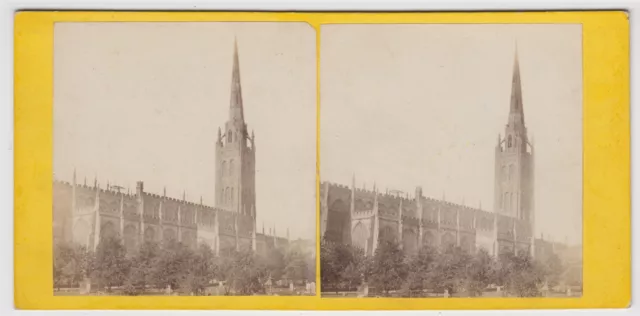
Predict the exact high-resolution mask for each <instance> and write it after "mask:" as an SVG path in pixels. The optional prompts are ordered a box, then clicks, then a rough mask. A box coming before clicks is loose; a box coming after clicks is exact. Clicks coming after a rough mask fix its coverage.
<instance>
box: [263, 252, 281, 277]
mask: <svg viewBox="0 0 640 316" xmlns="http://www.w3.org/2000/svg"><path fill="white" fill-rule="evenodd" d="M266 268H267V271H268V272H269V275H270V276H271V278H272V279H274V280H280V279H282V276H283V274H284V269H285V258H284V254H282V251H281V250H280V249H278V248H271V249H269V250H268V251H267V255H266Z"/></svg>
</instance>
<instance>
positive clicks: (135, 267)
mask: <svg viewBox="0 0 640 316" xmlns="http://www.w3.org/2000/svg"><path fill="white" fill-rule="evenodd" d="M159 254H160V247H159V246H158V244H157V243H156V242H153V241H145V242H144V243H142V245H140V248H138V251H137V252H136V253H135V255H134V256H133V257H132V258H131V269H130V271H129V279H128V280H127V287H128V291H127V292H128V294H130V295H136V294H138V293H140V292H143V291H145V289H146V287H147V285H150V284H153V281H154V269H155V267H156V264H157V260H158V256H159Z"/></svg>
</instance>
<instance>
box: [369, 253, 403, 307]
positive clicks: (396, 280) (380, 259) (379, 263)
mask: <svg viewBox="0 0 640 316" xmlns="http://www.w3.org/2000/svg"><path fill="white" fill-rule="evenodd" d="M407 274H408V271H407V266H406V265H405V263H404V253H403V252H402V249H400V247H399V245H398V243H396V242H393V241H383V242H381V244H380V246H379V247H378V249H376V252H375V254H374V257H373V261H372V266H371V278H370V279H371V284H372V285H373V286H374V287H375V288H376V289H379V290H381V291H382V292H383V293H384V294H385V295H389V292H390V291H392V290H397V289H399V288H400V287H401V286H402V283H403V282H404V280H405V279H406V277H407Z"/></svg>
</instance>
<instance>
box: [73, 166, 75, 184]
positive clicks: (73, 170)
mask: <svg viewBox="0 0 640 316" xmlns="http://www.w3.org/2000/svg"><path fill="white" fill-rule="evenodd" d="M75 185H76V167H73V186H75Z"/></svg>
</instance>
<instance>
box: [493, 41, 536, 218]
mask: <svg viewBox="0 0 640 316" xmlns="http://www.w3.org/2000/svg"><path fill="white" fill-rule="evenodd" d="M533 154H534V153H533V145H532V144H531V143H530V142H529V139H528V137H527V127H526V125H525V120H524V108H523V102H522V82H521V79H520V65H519V63H518V49H517V47H516V53H515V59H514V63H513V75H512V81H511V102H510V107H509V118H508V120H507V125H506V126H505V131H504V138H502V137H501V136H500V135H498V143H497V145H496V149H495V155H496V159H495V197H494V210H495V212H496V213H499V214H503V215H506V216H510V217H515V218H518V219H522V220H527V221H530V222H533V219H534V217H533V216H534V214H533V212H534V205H533V202H534V201H533V183H534V161H533V157H534V155H533Z"/></svg>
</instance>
